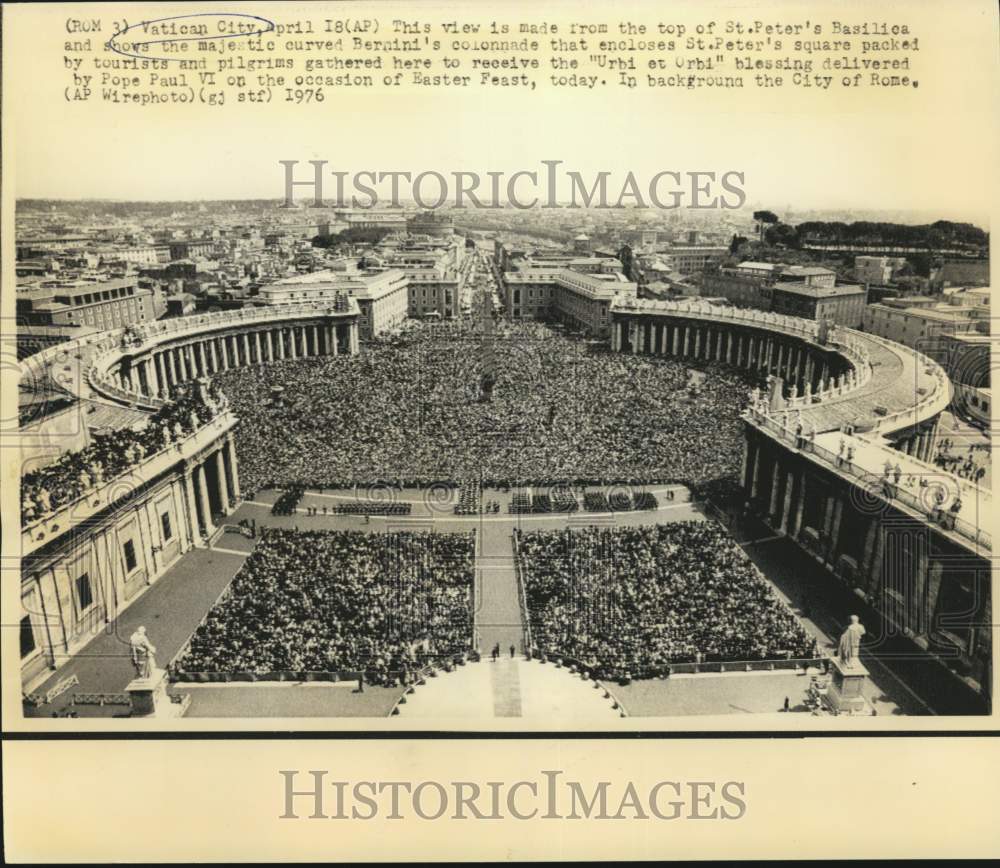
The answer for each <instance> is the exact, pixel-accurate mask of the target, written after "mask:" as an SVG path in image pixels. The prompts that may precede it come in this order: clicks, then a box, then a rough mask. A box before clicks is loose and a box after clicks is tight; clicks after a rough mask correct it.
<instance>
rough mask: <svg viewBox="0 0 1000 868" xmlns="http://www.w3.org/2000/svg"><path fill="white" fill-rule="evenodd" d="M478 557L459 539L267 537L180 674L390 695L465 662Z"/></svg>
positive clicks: (402, 534) (196, 639) (328, 534)
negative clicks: (452, 660)
mask: <svg viewBox="0 0 1000 868" xmlns="http://www.w3.org/2000/svg"><path fill="white" fill-rule="evenodd" d="M473 557H474V544H473V537H472V535H471V534H464V533H429V532H423V531H421V532H408V531H398V532H392V533H372V534H365V533H362V532H360V531H293V530H279V529H274V528H269V529H268V530H267V531H266V532H265V535H264V537H263V538H262V539H261V541H260V543H259V544H258V545H257V547H256V548H255V549H254V552H253V554H252V555H251V556H250V557H249V558H248V559H247V561H246V563H245V564H244V565H243V567H242V568H241V569H240V571H239V572H238V573H237V575H236V577H235V578H234V579H233V581H232V584H231V585H230V586H229V588H228V589H227V591H226V593H225V595H224V596H223V597H222V599H220V601H219V602H218V603H216V605H215V606H214V607H213V608H212V609H211V610H210V611H209V613H208V614H207V615H206V617H205V620H204V621H203V622H202V624H201V625H200V626H199V627H198V628H197V629H196V630H195V632H194V634H193V635H192V636H191V640H190V643H189V646H188V648H187V650H186V651H185V652H184V654H183V655H182V656H181V658H180V659H179V660H178V661H177V663H176V667H175V668H176V670H177V671H179V672H188V673H193V672H218V673H235V672H240V673H251V674H253V675H256V676H260V675H267V674H268V673H277V672H282V671H292V672H339V673H345V672H353V671H362V672H365V673H366V675H367V678H368V680H370V681H373V682H375V683H387V682H389V681H390V680H391V679H394V678H396V677H399V676H398V673H401V672H408V673H412V672H415V671H416V670H418V669H419V668H420V667H421V666H422V665H423V664H424V663H426V662H428V661H431V660H434V661H441V660H442V659H445V658H449V657H453V656H455V655H460V654H463V653H467V652H471V650H472V630H473V612H472V594H473V575H474V566H473Z"/></svg>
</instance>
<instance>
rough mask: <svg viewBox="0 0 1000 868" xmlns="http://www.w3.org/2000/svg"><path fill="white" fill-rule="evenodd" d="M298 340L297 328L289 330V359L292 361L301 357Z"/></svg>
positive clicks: (293, 327)
mask: <svg viewBox="0 0 1000 868" xmlns="http://www.w3.org/2000/svg"><path fill="white" fill-rule="evenodd" d="M297 338H298V334H297V332H296V329H295V326H292V327H291V328H290V329H289V330H288V357H289V358H290V359H297V358H298V357H299V348H298V347H297V346H296V343H297V340H296V339H297Z"/></svg>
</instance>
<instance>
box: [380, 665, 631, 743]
mask: <svg viewBox="0 0 1000 868" xmlns="http://www.w3.org/2000/svg"><path fill="white" fill-rule="evenodd" d="M604 693H605V691H604V689H603V688H600V687H595V686H594V682H592V681H589V680H587V681H585V680H584V679H582V678H581V677H580V676H579V675H572V674H571V673H570V672H569V670H568V669H566V668H556V666H555V664H553V663H551V662H550V663H545V664H542V663H540V662H538V661H537V660H524V659H523V658H519V657H517V656H515V657H510V656H509V651H506V650H505V651H504V653H503V654H501V655H500V658H499V659H498V660H496V661H494V660H492V659H491V658H490V657H489V656H486V657H483V659H482V660H481V661H480V662H479V663H469V664H466V665H465V666H460V667H457V668H456V669H455V671H454V672H444V673H441V674H440V675H438V677H437V678H428V679H427V683H426V684H423V685H420V686H418V687H417V688H416V689H415V690H414V692H413V693H411V694H409V695H408V696H407V697H406V703H405V704H403V705H401V706H400V707H399V716H400V718H402V719H403V722H407V721H409V720H410V719H412V718H423V719H433V718H447V719H449V720H461V721H479V720H490V719H494V718H510V717H515V718H523V719H526V720H534V721H536V722H538V723H545V724H547V725H549V726H553V727H557V728H560V729H573V728H575V727H576V726H578V725H580V724H585V723H598V724H602V725H604V726H609V725H610V726H613V725H614V724H615V721H616V720H617V719H619V718H620V712H619V711H618V710H616V709H615V708H614V707H613V705H612V702H613V700H611V699H607V698H605V696H604Z"/></svg>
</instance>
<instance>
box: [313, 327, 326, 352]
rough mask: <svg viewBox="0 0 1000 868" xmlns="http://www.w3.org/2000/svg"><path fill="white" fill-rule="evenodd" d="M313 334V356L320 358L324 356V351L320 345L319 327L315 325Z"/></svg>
mask: <svg viewBox="0 0 1000 868" xmlns="http://www.w3.org/2000/svg"><path fill="white" fill-rule="evenodd" d="M312 333H313V355H315V356H320V355H322V354H323V350H322V348H321V347H320V345H319V326H318V325H314V326H313V327H312Z"/></svg>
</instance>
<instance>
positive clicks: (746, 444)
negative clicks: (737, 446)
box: [740, 436, 757, 494]
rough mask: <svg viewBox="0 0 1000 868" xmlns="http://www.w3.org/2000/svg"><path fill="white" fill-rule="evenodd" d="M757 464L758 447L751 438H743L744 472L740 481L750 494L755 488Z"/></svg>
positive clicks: (745, 490)
mask: <svg viewBox="0 0 1000 868" xmlns="http://www.w3.org/2000/svg"><path fill="white" fill-rule="evenodd" d="M756 463H757V447H756V446H755V445H754V444H753V442H752V441H751V440H750V438H749V437H746V436H744V438H743V472H742V475H741V476H740V481H741V482H742V484H743V491H744V492H746V493H747V494H749V492H750V490H751V488H753V476H754V465H755V464H756Z"/></svg>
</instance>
